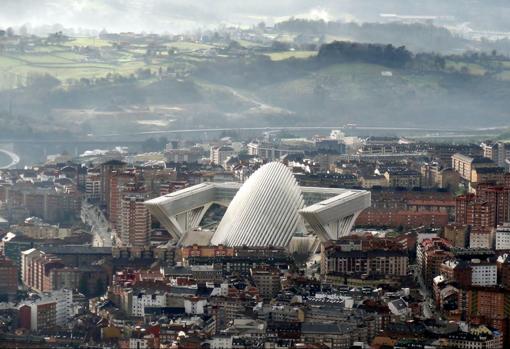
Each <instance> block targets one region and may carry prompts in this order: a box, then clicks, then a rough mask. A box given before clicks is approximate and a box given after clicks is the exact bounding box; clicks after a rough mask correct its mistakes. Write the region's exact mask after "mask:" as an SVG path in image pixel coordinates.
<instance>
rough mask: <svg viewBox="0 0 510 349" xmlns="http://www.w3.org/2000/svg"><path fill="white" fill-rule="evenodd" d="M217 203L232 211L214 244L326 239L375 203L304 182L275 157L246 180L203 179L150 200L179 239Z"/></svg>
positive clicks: (364, 194)
mask: <svg viewBox="0 0 510 349" xmlns="http://www.w3.org/2000/svg"><path fill="white" fill-rule="evenodd" d="M213 204H218V205H221V206H224V207H227V210H226V212H225V214H224V216H223V218H222V219H221V221H220V223H219V225H218V227H217V229H216V230H215V232H214V233H213V235H212V237H211V239H210V243H211V244H214V245H219V244H223V245H225V246H275V247H285V248H289V246H290V244H291V240H292V239H293V237H303V236H310V234H312V235H314V236H315V237H316V238H317V239H316V240H318V241H321V242H325V241H328V240H336V239H338V238H340V237H342V236H345V235H348V234H349V233H350V232H351V229H352V226H353V224H354V222H355V220H356V218H357V216H358V215H359V214H360V213H361V211H363V210H364V209H365V208H368V207H369V206H370V192H368V191H365V190H350V189H338V188H319V187H301V186H299V185H298V183H297V181H296V179H295V177H294V175H293V174H292V172H291V171H290V169H289V168H288V167H287V166H285V165H284V164H282V163H279V162H271V163H268V164H266V165H264V166H262V167H261V168H259V169H258V170H257V171H256V172H255V173H254V174H252V175H251V176H250V178H249V179H248V180H247V181H246V182H245V183H244V184H241V183H232V182H228V183H214V182H208V183H202V184H198V185H195V186H192V187H189V188H185V189H182V190H179V191H176V192H173V193H170V194H167V195H164V196H161V197H158V198H155V199H152V200H148V201H146V202H145V205H146V206H147V208H148V209H149V211H150V212H151V214H152V215H153V216H154V217H156V219H157V220H158V221H159V222H160V223H161V224H162V225H163V226H164V227H165V228H166V229H167V230H168V231H169V233H170V234H171V235H172V236H173V238H174V239H175V240H177V241H182V240H183V239H184V237H186V235H187V234H189V233H192V232H193V231H194V230H196V229H197V228H199V227H200V223H201V221H202V219H203V217H204V215H205V213H206V212H207V210H208V209H209V208H210V207H211V206H212V205H213Z"/></svg>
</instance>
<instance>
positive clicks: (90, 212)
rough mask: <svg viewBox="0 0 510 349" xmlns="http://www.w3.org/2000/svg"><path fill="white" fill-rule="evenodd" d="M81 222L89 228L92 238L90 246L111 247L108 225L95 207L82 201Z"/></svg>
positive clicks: (110, 234)
mask: <svg viewBox="0 0 510 349" xmlns="http://www.w3.org/2000/svg"><path fill="white" fill-rule="evenodd" d="M81 220H82V222H83V223H85V224H87V225H89V226H90V227H91V234H92V235H93V236H94V238H93V241H92V245H93V246H94V247H111V246H112V233H111V230H110V224H109V223H108V220H107V219H106V218H105V216H104V215H103V213H102V212H101V210H99V208H98V207H97V206H94V205H91V204H89V203H87V202H86V201H84V202H83V204H82V209H81Z"/></svg>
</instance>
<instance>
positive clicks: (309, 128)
mask: <svg viewBox="0 0 510 349" xmlns="http://www.w3.org/2000/svg"><path fill="white" fill-rule="evenodd" d="M342 129H344V130H345V129H351V130H366V131H416V132H436V133H461V132H463V133H466V132H467V131H473V132H475V131H476V130H466V129H457V130H453V129H444V130H443V129H433V128H420V127H378V126H356V127H350V128H346V127H345V126H338V125H336V126H281V127H278V126H272V127H236V128H234V127H232V128H202V129H200V128H198V129H182V130H157V131H144V132H134V133H125V134H121V133H109V134H101V135H93V137H96V138H104V137H118V136H137V135H156V134H173V133H203V132H222V131H273V130H287V131H313V130H342Z"/></svg>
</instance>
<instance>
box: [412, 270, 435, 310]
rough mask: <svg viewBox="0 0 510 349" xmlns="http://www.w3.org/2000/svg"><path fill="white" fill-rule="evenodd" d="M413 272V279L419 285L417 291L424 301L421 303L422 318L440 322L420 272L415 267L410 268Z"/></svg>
mask: <svg viewBox="0 0 510 349" xmlns="http://www.w3.org/2000/svg"><path fill="white" fill-rule="evenodd" d="M410 269H411V270H412V271H413V274H414V277H415V278H416V280H418V284H419V285H420V288H419V291H420V294H421V296H422V297H423V299H424V301H423V302H422V303H421V309H422V312H423V316H424V317H425V318H427V319H432V318H435V319H436V320H440V319H441V316H440V315H439V314H438V313H437V311H436V309H435V304H434V299H433V298H432V294H431V293H430V291H429V290H428V289H427V287H425V282H424V281H423V276H422V275H421V272H420V271H419V270H418V268H417V266H416V265H413V266H412V267H410Z"/></svg>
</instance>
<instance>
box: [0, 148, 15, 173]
mask: <svg viewBox="0 0 510 349" xmlns="http://www.w3.org/2000/svg"><path fill="white" fill-rule="evenodd" d="M0 152H2V153H4V154H5V155H7V156H8V157H10V158H11V162H10V163H9V164H8V165H6V166H2V167H0V169H7V168H11V167H14V166H16V165H17V164H19V156H18V155H16V154H14V153H13V152H11V151H8V150H5V149H0Z"/></svg>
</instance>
